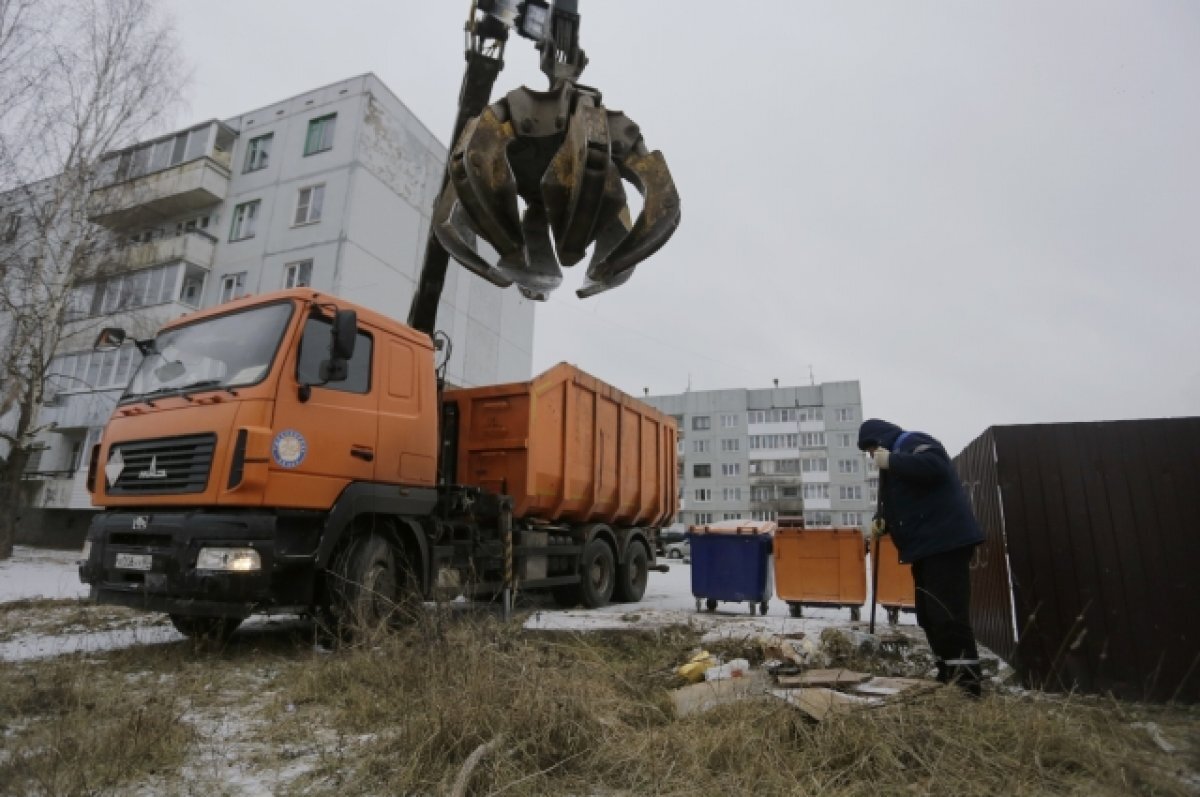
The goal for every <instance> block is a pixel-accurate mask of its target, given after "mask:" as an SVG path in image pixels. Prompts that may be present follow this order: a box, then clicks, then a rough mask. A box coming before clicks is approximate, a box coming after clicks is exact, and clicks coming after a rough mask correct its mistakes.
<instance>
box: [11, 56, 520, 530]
mask: <svg viewBox="0 0 1200 797" xmlns="http://www.w3.org/2000/svg"><path fill="white" fill-rule="evenodd" d="M451 111H452V109H449V108H448V110H447V113H446V118H447V119H452V118H453V114H452V113H451ZM443 132H444V133H445V134H448V133H449V129H447V130H446V131H443ZM446 154H447V153H446V148H445V147H444V146H443V145H442V144H441V143H440V141H439V139H438V137H437V136H435V135H434V133H433V132H431V131H430V130H429V129H428V128H427V127H426V126H425V125H424V124H422V123H421V121H420V120H418V119H417V118H416V117H415V116H414V115H413V114H412V112H411V111H409V110H408V108H406V107H405V105H404V104H403V103H402V102H401V101H400V100H399V99H398V98H397V97H396V96H395V95H394V94H393V93H392V92H391V91H390V90H389V89H388V88H387V86H385V85H384V84H383V83H382V82H381V81H380V80H379V79H378V78H377V77H375V75H373V74H367V75H361V76H358V77H354V78H350V79H349V80H344V81H341V82H338V83H335V84H332V85H329V86H324V87H321V88H318V89H314V90H312V91H308V92H305V93H303V94H300V95H297V96H295V97H290V98H288V99H285V100H281V101H279V102H277V103H273V104H271V105H268V106H265V107H263V108H257V109H255V110H252V111H249V112H246V113H243V114H240V115H238V116H234V117H231V118H228V119H225V120H223V121H217V120H211V121H208V122H203V123H200V124H197V125H195V126H193V127H189V128H187V129H184V130H179V131H176V132H174V133H172V134H170V135H167V136H162V137H160V138H157V139H154V140H151V141H145V142H140V143H138V144H137V145H135V146H133V147H130V148H128V149H125V150H122V151H120V152H115V153H111V154H110V155H109V156H106V158H105V160H104V161H103V164H102V168H101V169H100V170H99V174H98V176H97V178H96V183H95V188H94V190H93V191H92V192H91V195H90V196H89V218H90V219H91V221H92V222H93V223H94V224H97V225H100V226H101V227H102V228H104V229H105V230H106V231H107V232H108V234H109V236H110V237H111V240H112V245H111V246H107V247H101V250H100V251H98V253H97V255H96V256H97V257H99V258H103V259H104V262H103V263H102V264H101V267H100V268H99V273H101V274H102V275H103V276H99V277H97V278H96V279H92V280H89V281H88V282H86V283H82V284H79V285H77V286H76V287H75V288H74V291H73V296H72V302H71V309H70V313H69V317H68V332H69V333H70V335H69V338H68V340H69V343H68V345H66V346H65V347H60V352H59V354H60V356H59V358H58V360H56V361H55V362H54V363H53V366H52V368H51V371H52V372H53V373H54V374H56V376H55V377H53V378H52V379H51V385H50V388H51V389H50V393H51V395H52V398H51V399H50V400H49V401H48V402H47V406H45V407H44V408H43V410H42V413H43V415H42V418H41V422H42V423H47V424H48V423H54V424H56V426H55V428H54V429H53V431H52V432H50V433H48V434H46V435H45V440H44V450H43V451H42V452H41V453H40V454H39V455H38V456H37V457H36V461H35V462H34V463H31V468H30V470H31V473H30V488H31V490H32V491H33V492H34V505H35V506H37V507H40V508H41V509H43V510H81V509H85V508H90V503H89V500H88V496H87V494H86V491H85V490H84V488H83V480H84V476H85V471H86V464H87V463H86V461H85V460H86V456H85V452H86V451H88V450H89V449H90V446H91V443H92V442H94V441H95V440H96V439H98V436H99V431H100V428H101V427H102V426H103V424H104V422H105V421H106V420H107V417H108V415H109V413H110V412H111V410H112V407H113V406H114V405H115V402H116V399H117V397H118V396H119V395H120V393H121V391H122V390H123V389H124V387H125V385H126V384H127V383H128V380H129V378H130V375H131V374H132V372H133V369H134V368H135V367H136V365H137V362H136V361H137V359H138V355H137V354H136V353H135V352H133V351H132V350H131V348H130V347H128V346H127V347H123V348H122V349H121V350H119V352H109V353H105V354H101V353H93V352H92V351H91V343H92V339H93V337H94V335H95V332H96V330H97V329H98V328H100V327H102V326H123V327H125V328H126V329H127V330H129V331H130V332H131V333H132V334H134V335H136V336H139V337H142V336H149V335H150V334H152V333H153V331H154V329H156V328H157V327H158V326H159V325H160V324H161V323H162V322H164V321H166V320H169V319H172V318H176V317H178V316H180V315H182V314H185V313H188V312H191V311H193V310H195V309H199V308H207V307H211V306H213V305H216V304H220V303H222V302H226V301H229V300H231V299H235V298H238V297H241V296H245V295H248V294H257V293H266V292H269V291H274V290H278V289H281V288H285V287H294V286H297V285H310V286H312V287H314V288H316V289H318V290H322V291H328V292H330V293H332V294H334V295H337V296H341V297H344V298H346V299H349V300H351V301H354V302H357V303H359V304H362V305H365V306H367V307H370V308H372V309H374V310H377V311H380V312H382V313H385V314H387V315H389V316H391V317H393V318H397V319H399V320H405V319H406V318H407V315H408V310H409V304H410V301H411V299H412V296H413V293H414V288H415V284H416V279H417V277H418V275H419V273H420V268H421V261H422V258H423V256H424V251H425V244H426V235H427V231H428V229H429V223H430V211H431V208H432V206H433V202H434V199H435V197H436V195H437V192H438V189H439V187H440V184H441V179H442V171H443V164H444V162H445V158H446ZM533 319H534V308H533V303H532V302H530V301H528V300H526V299H524V298H522V297H521V295H520V294H519V293H518V292H517V291H516V290H515V289H514V290H500V289H498V288H495V287H494V286H492V285H490V284H488V283H486V282H485V281H483V280H482V279H480V278H478V277H476V276H475V275H473V274H471V273H470V272H468V271H466V270H465V269H463V268H461V267H460V266H458V265H457V264H455V263H454V262H453V261H452V262H451V263H450V266H449V271H448V273H447V276H446V282H445V289H444V292H443V296H442V300H441V304H440V306H439V311H438V328H439V329H441V330H443V331H445V332H446V333H447V334H449V335H450V337H451V340H452V342H453V357H452V359H451V361H450V363H449V368H448V371H447V379H448V381H449V382H451V383H452V384H455V385H460V386H474V385H482V384H489V383H496V382H507V381H519V380H525V379H528V378H529V377H530V375H531V374H530V371H531V368H532V357H533V355H532V349H533ZM80 519H81V518H78V517H77V518H74V519H72V524H74V523H75V522H78V521H79V520H80ZM83 523H84V525H86V519H83Z"/></svg>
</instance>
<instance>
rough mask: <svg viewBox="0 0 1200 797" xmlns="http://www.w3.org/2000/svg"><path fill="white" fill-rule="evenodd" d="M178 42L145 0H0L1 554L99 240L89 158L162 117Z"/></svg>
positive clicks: (169, 103)
mask: <svg viewBox="0 0 1200 797" xmlns="http://www.w3.org/2000/svg"><path fill="white" fill-rule="evenodd" d="M178 53H179V48H178V46H177V43H176V41H175V34H174V27H173V23H172V21H171V20H170V19H168V18H166V17H164V16H163V14H162V13H161V11H160V8H159V6H158V4H156V3H155V2H154V0H0V191H3V193H0V345H2V346H3V349H2V350H0V443H6V444H7V446H6V447H7V449H8V451H7V457H6V458H5V459H4V460H3V461H2V462H0V559H3V558H6V557H8V556H10V555H11V552H12V545H13V540H14V537H15V532H16V520H17V517H18V516H19V514H20V511H21V509H22V502H23V500H24V496H23V493H22V490H21V479H22V475H23V473H24V472H25V469H26V465H27V464H28V463H29V460H30V457H31V456H32V455H33V453H34V451H35V450H36V449H35V447H36V445H37V443H36V441H37V438H38V435H39V434H40V433H41V432H43V431H45V429H44V427H43V426H42V425H41V424H40V423H39V419H38V414H39V408H40V407H41V405H42V401H43V398H44V395H45V392H46V390H47V380H48V379H49V378H51V376H52V374H51V372H50V364H51V362H52V361H53V360H54V358H55V356H56V354H57V353H58V352H59V349H60V346H62V344H63V342H64V328H66V327H67V324H68V321H69V319H70V310H71V307H70V300H71V296H72V288H73V287H74V286H76V285H77V284H78V283H80V282H81V281H85V280H87V279H88V278H90V277H93V276H95V273H96V269H97V268H98V263H100V262H102V260H103V258H98V257H97V256H96V254H97V251H98V250H101V249H103V247H104V246H105V245H106V244H107V236H106V234H105V233H104V232H103V231H102V230H101V229H100V228H98V227H96V226H95V225H92V224H91V223H90V222H89V221H88V215H89V210H92V211H93V212H94V210H95V208H94V207H93V208H89V205H88V201H89V192H90V189H91V188H92V186H93V180H94V177H95V175H96V170H97V167H98V165H99V162H100V159H101V156H102V155H103V154H104V153H105V152H108V151H110V150H113V149H117V148H120V147H122V146H126V145H128V144H130V143H133V142H134V141H136V140H137V139H138V138H139V137H142V136H143V135H145V134H146V133H147V132H148V131H150V130H151V129H152V128H154V127H155V126H156V125H161V124H162V123H163V122H165V121H170V120H171V119H172V117H173V115H174V113H175V112H176V111H177V109H178V98H179V96H180V84H181V83H182V82H183V80H184V74H185V72H186V70H185V68H184V67H183V65H182V64H181V62H180V57H179V55H178Z"/></svg>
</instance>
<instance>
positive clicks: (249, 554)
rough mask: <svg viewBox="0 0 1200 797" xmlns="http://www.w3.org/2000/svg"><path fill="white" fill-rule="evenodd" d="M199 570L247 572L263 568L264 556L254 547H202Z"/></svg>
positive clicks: (197, 564) (197, 560) (199, 556)
mask: <svg viewBox="0 0 1200 797" xmlns="http://www.w3.org/2000/svg"><path fill="white" fill-rule="evenodd" d="M196 569H197V570H232V571H235V572H238V573H247V572H249V571H251V570H262V558H261V557H260V556H259V555H258V551H256V550H254V549H253V548H201V549H200V554H199V555H198V556H197V557H196Z"/></svg>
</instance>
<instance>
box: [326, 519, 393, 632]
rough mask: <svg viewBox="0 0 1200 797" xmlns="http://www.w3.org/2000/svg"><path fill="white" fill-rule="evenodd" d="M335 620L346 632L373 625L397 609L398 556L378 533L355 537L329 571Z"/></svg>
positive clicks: (335, 559) (338, 555)
mask: <svg viewBox="0 0 1200 797" xmlns="http://www.w3.org/2000/svg"><path fill="white" fill-rule="evenodd" d="M329 579H330V584H329V593H330V599H331V602H332V604H333V605H332V607H331V608H332V609H333V619H334V621H335V622H336V623H337V624H338V626H339V627H340V628H341V629H342V630H343V631H348V630H351V629H365V628H372V627H374V626H377V625H379V624H380V623H382V622H385V621H386V620H388V619H389V618H391V617H392V615H393V614H394V613H395V610H396V557H395V553H394V552H393V551H392V547H391V546H390V545H388V543H387V540H385V539H384V538H383V537H381V536H380V535H378V534H365V535H361V536H358V537H355V538H354V539H352V540H351V541H350V543H349V544H348V545H347V546H346V547H345V548H343V549H342V550H341V551H340V552H338V554H337V556H335V557H334V560H333V562H332V566H331V567H330V572H329Z"/></svg>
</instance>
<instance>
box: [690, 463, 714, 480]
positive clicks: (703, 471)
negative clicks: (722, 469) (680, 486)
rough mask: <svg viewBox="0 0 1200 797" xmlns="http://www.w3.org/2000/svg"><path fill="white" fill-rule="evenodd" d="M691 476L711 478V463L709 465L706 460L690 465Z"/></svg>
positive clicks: (694, 477)
mask: <svg viewBox="0 0 1200 797" xmlns="http://www.w3.org/2000/svg"><path fill="white" fill-rule="evenodd" d="M692 478H693V479H711V478H712V465H710V464H709V463H707V462H703V463H697V464H695V465H693V466H692Z"/></svg>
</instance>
